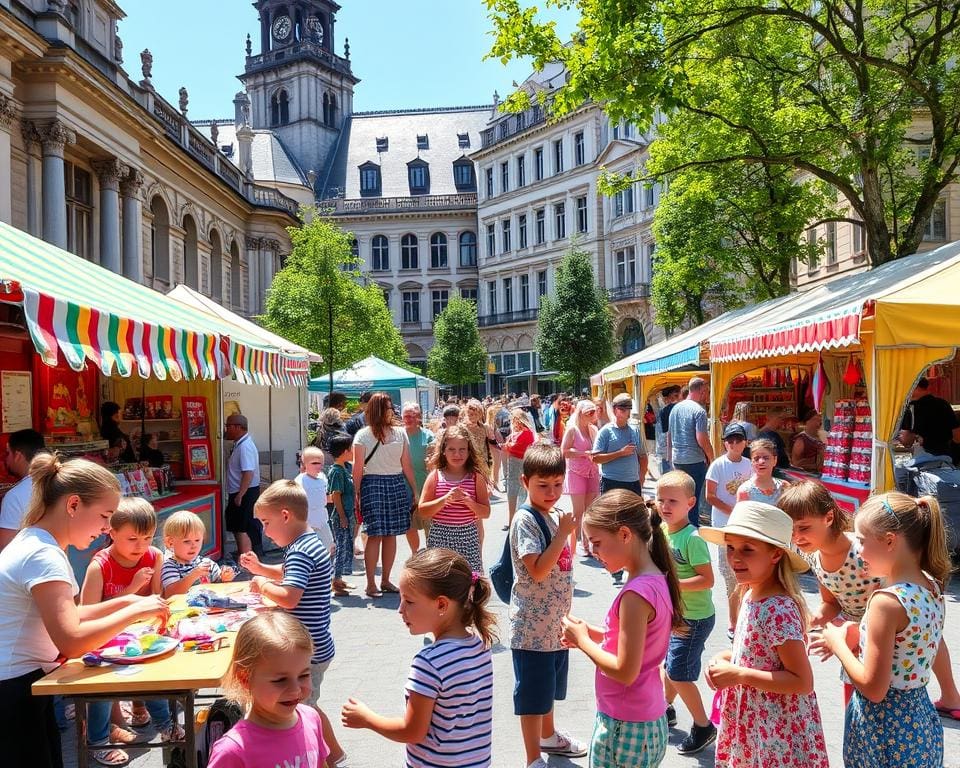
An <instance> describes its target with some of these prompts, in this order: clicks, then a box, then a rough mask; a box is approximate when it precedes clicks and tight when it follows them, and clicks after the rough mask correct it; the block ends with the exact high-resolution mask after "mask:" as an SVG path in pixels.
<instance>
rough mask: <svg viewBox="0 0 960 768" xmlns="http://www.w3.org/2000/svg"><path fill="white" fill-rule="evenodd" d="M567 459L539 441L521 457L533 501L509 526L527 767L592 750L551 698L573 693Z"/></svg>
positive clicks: (517, 701)
mask: <svg viewBox="0 0 960 768" xmlns="http://www.w3.org/2000/svg"><path fill="white" fill-rule="evenodd" d="M565 469H566V467H565V462H564V460H563V454H562V453H561V452H560V447H559V446H556V445H546V444H538V445H535V446H533V447H531V448H530V449H529V450H528V451H527V452H526V456H524V459H523V474H522V476H521V481H522V483H523V487H524V488H525V489H526V491H527V494H528V502H527V504H525V505H524V506H522V507H521V508H520V509H519V510H518V511H517V514H516V516H515V517H514V518H513V521H512V522H511V524H510V534H509V535H510V550H511V559H512V561H513V573H514V582H513V588H512V589H511V591H510V648H511V653H512V655H513V674H514V678H515V679H516V685H515V686H514V689H513V711H514V714H515V715H518V716H519V717H520V731H521V733H522V734H523V746H524V751H525V752H526V760H527V766H528V768H545V766H546V765H547V763H546V762H545V761H544V760H543V758H542V757H541V752H546V753H548V754H551V755H565V756H567V757H582V756H583V755H585V754H587V748H586V745H584V744H583V742H581V741H577V740H576V739H574V738H572V737H571V736H569V735H567V734H566V733H563V732H562V731H558V730H556V729H555V727H554V722H553V703H554V701H562V700H563V699H565V698H566V697H567V663H568V656H569V651H568V650H567V649H566V648H565V647H564V645H563V639H562V637H561V624H560V621H561V619H563V617H564V616H566V615H567V614H568V613H569V612H570V604H571V602H572V600H573V573H572V571H573V553H571V552H570V546H569V543H568V538H569V536H570V534H571V533H573V530H574V528H575V525H576V523H575V521H574V518H573V515H572V514H570V513H567V512H559V511H557V519H556V522H554V518H553V515H552V514H551V513H552V512H553V505H554V504H555V503H556V502H557V500H558V499H559V498H560V495H561V493H563V476H564V471H565ZM534 515H541V516H542V517H543V519H544V520H543V521H544V522H545V523H546V525H547V529H548V530H549V531H550V541H549V542H547V541H545V540H544V536H543V533H542V532H541V531H540V524H539V523H538V522H537V521H536V518H534V517H533V516H534Z"/></svg>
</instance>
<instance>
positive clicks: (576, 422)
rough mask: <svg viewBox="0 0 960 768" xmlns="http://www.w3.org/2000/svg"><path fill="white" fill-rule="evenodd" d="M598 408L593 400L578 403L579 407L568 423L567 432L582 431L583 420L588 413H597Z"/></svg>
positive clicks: (574, 410)
mask: <svg viewBox="0 0 960 768" xmlns="http://www.w3.org/2000/svg"><path fill="white" fill-rule="evenodd" d="M596 410H597V406H596V403H594V402H593V400H588V399H584V400H581V401H580V402H578V403H577V407H576V408H574V409H573V413H572V414H571V415H570V419H569V420H568V421H567V431H568V432H569V431H570V430H571V429H576V430H578V431H579V430H580V429H581V428H582V427H583V423H584V422H583V421H582V420H583V418H584V415H585V414H586V413H587V412H588V411H596Z"/></svg>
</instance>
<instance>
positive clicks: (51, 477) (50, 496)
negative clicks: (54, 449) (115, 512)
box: [22, 453, 120, 528]
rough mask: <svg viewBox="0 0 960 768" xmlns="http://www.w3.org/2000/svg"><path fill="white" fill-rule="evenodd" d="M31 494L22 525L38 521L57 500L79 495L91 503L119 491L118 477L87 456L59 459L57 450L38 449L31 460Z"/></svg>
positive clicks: (83, 500) (85, 501)
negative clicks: (39, 450) (47, 451)
mask: <svg viewBox="0 0 960 768" xmlns="http://www.w3.org/2000/svg"><path fill="white" fill-rule="evenodd" d="M30 479H31V480H32V481H33V495H32V496H31V497H30V504H29V506H28V507H27V512H26V514H25V515H24V517H23V523H22V526H23V527H24V528H26V527H28V526H31V525H36V524H37V523H39V522H40V521H41V520H42V519H43V518H44V517H45V516H46V514H47V513H48V512H50V511H51V510H52V509H53V507H55V506H56V505H57V503H58V502H60V501H61V500H63V499H64V498H65V497H67V496H79V497H80V501H82V502H83V503H84V504H92V503H94V502H95V501H97V500H99V499H101V498H103V497H104V496H105V495H107V494H109V493H115V494H117V495H118V496H119V495H120V481H119V480H117V478H116V476H115V475H114V474H113V472H111V471H110V470H109V469H107V468H106V467H103V466H101V465H100V464H94V463H93V462H92V461H87V460H86V459H70V460H69V461H62V460H61V458H60V455H59V454H57V453H38V454H37V455H36V456H34V458H33V461H31V462H30Z"/></svg>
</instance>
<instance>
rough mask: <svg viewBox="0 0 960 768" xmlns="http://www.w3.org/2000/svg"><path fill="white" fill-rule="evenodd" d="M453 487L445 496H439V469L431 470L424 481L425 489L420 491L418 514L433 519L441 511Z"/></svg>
mask: <svg viewBox="0 0 960 768" xmlns="http://www.w3.org/2000/svg"><path fill="white" fill-rule="evenodd" d="M451 493H453V489H451V490H449V491H447V493H445V494H444V495H443V496H437V470H435V469H434V470H431V472H430V474H429V475H427V479H426V480H424V481H423V491H422V492H421V493H420V503H419V504H418V505H417V514H419V515H420V516H421V517H423V518H424V519H426V520H432V519H433V518H434V517H436V515H437V513H438V512H440V511H441V510H442V509H443V507H444V505H445V504H446V503H447V499H448V498H449V497H450V494H451Z"/></svg>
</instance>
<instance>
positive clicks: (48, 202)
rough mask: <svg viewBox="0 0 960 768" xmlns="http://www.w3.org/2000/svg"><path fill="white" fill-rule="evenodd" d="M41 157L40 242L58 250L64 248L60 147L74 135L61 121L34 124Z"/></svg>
mask: <svg viewBox="0 0 960 768" xmlns="http://www.w3.org/2000/svg"><path fill="white" fill-rule="evenodd" d="M36 129H37V135H38V136H39V139H40V148H41V154H42V157H43V170H42V173H41V176H42V182H41V183H42V199H43V206H42V210H43V224H42V228H41V230H42V233H43V239H44V240H46V241H47V242H48V243H51V244H53V245H55V246H57V247H58V248H63V249H66V248H67V189H66V183H65V180H64V175H63V172H64V165H63V148H64V147H65V146H66V145H67V143H69V142H71V141H73V139H74V134H73V132H72V131H70V129H69V128H67V126H66V125H64V124H63V123H62V122H61V121H60V120H51V121H50V122H48V123H44V124H40V125H36Z"/></svg>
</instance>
